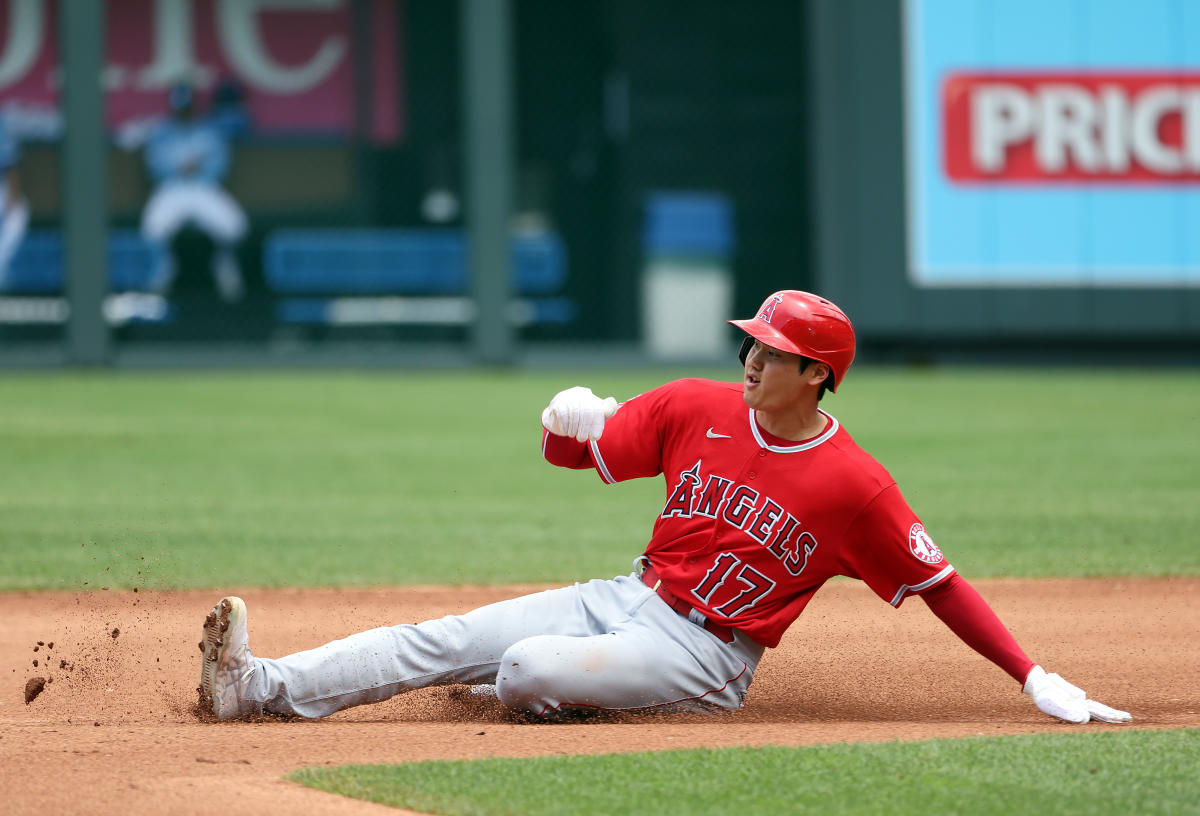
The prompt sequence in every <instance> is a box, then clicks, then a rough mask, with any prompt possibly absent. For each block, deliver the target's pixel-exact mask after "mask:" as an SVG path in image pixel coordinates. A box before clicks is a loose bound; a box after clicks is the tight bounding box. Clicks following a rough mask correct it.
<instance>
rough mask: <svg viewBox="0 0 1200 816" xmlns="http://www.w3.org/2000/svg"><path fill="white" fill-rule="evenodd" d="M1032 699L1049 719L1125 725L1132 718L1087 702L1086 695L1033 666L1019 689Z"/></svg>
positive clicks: (1054, 675) (1090, 701)
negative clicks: (1095, 721) (1098, 721)
mask: <svg viewBox="0 0 1200 816" xmlns="http://www.w3.org/2000/svg"><path fill="white" fill-rule="evenodd" d="M1021 690H1022V691H1023V692H1025V693H1026V694H1028V695H1029V696H1030V697H1032V698H1033V701H1034V702H1035V703H1037V707H1038V708H1040V709H1041V710H1042V711H1043V712H1044V713H1046V714H1049V715H1050V716H1051V717H1058V719H1060V720H1066V721H1067V722H1071V723H1085V722H1087V721H1088V720H1100V721H1101V722H1107V723H1127V722H1131V721H1132V720H1133V717H1132V716H1131V715H1130V714H1129V712H1127V711H1118V710H1117V709H1115V708H1109V707H1108V706H1106V705H1104V704H1103V703H1098V702H1096V701H1095V700H1089V699H1088V697H1087V693H1086V692H1085V691H1084V690H1083V689H1081V688H1079V687H1078V686H1074V685H1071V684H1070V683H1068V682H1067V681H1066V680H1063V679H1062V678H1061V677H1059V676H1058V675H1057V674H1046V672H1045V670H1044V669H1043V668H1042V667H1041V666H1034V667H1033V670H1032V671H1030V672H1029V677H1027V678H1026V679H1025V686H1024V688H1022V689H1021Z"/></svg>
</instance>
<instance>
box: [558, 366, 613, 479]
mask: <svg viewBox="0 0 1200 816" xmlns="http://www.w3.org/2000/svg"><path fill="white" fill-rule="evenodd" d="M616 411H617V401H616V400H615V399H613V398H612V397H606V398H604V399H601V398H600V397H597V396H596V395H595V394H593V393H592V389H590V388H586V387H584V386H580V385H577V386H575V387H574V388H568V389H566V390H565V391H559V392H558V393H557V394H555V395H554V399H552V400H550V404H549V405H547V406H546V409H545V410H544V411H542V455H543V456H544V457H545V458H546V461H548V462H550V464H552V465H558V466H559V467H566V468H573V469H576V470H583V469H585V468H590V467H592V466H593V461H592V456H591V451H590V450H589V447H588V442H589V441H591V440H593V439H599V438H600V437H601V436H602V435H603V434H604V423H605V422H606V421H607V420H608V418H609V417H611V416H612V415H613V414H615V413H616Z"/></svg>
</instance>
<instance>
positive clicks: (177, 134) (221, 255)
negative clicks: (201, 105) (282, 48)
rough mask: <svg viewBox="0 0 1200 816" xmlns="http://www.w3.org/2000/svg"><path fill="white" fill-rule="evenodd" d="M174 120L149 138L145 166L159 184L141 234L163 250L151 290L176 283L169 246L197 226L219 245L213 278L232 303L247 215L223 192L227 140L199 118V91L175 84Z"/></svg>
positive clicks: (240, 287)
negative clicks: (238, 246) (238, 250)
mask: <svg viewBox="0 0 1200 816" xmlns="http://www.w3.org/2000/svg"><path fill="white" fill-rule="evenodd" d="M167 104H168V107H169V108H170V111H171V116H170V118H168V119H165V120H163V121H161V122H159V123H158V124H156V125H155V126H154V127H153V129H152V130H151V131H150V133H149V134H148V136H147V141H146V154H145V158H146V166H147V168H148V169H149V171H150V175H151V176H152V177H153V179H154V181H155V184H156V186H155V189H154V192H153V193H152V194H151V195H150V198H149V200H148V201H147V202H146V207H145V209H144V210H143V211H142V235H143V236H144V237H145V239H146V240H147V241H148V242H150V243H151V244H153V245H156V246H157V247H159V249H160V252H159V257H160V259H161V260H160V264H159V268H158V270H157V272H156V274H155V276H154V281H153V283H152V285H151V289H152V291H155V292H158V293H165V292H166V291H167V290H169V289H170V287H171V283H172V282H173V281H174V278H175V260H174V257H173V256H172V253H171V252H170V247H169V244H170V241H171V239H172V238H174V237H175V234H176V233H177V232H179V230H180V229H182V228H183V227H184V226H185V225H187V224H189V223H190V224H194V225H196V227H198V228H199V229H200V230H202V231H203V232H204V233H205V234H207V235H208V236H209V237H210V238H211V239H212V240H213V243H214V244H215V252H214V254H213V266H212V274H213V279H214V280H215V282H216V285H217V291H218V292H219V293H220V295H221V297H222V298H223V299H224V300H226V301H228V302H233V301H237V300H240V299H241V298H242V295H243V293H244V291H245V286H244V284H243V282H242V272H241V269H240V267H239V266H238V262H237V257H236V255H235V253H234V247H235V246H236V244H237V243H238V242H239V241H241V240H242V238H243V236H245V234H246V214H245V212H243V211H242V208H241V207H240V206H239V205H238V203H237V201H235V200H234V198H233V196H231V195H230V194H229V193H228V192H226V191H225V190H224V189H222V188H221V186H220V184H221V181H222V179H224V178H225V175H226V173H227V172H228V171H229V154H230V150H229V141H228V139H229V137H228V134H227V133H226V131H225V130H224V129H223V128H222V127H220V126H218V125H217V124H214V123H213V122H212V121H209V120H207V119H199V118H197V117H196V116H195V107H196V104H195V92H194V91H193V89H192V87H191V86H190V85H187V84H185V83H179V84H176V85H173V86H172V87H171V89H170V92H169V93H168V95H167Z"/></svg>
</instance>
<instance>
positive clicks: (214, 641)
mask: <svg viewBox="0 0 1200 816" xmlns="http://www.w3.org/2000/svg"><path fill="white" fill-rule="evenodd" d="M237 600H238V599H236V598H222V599H221V600H220V602H218V603H217V605H216V606H214V607H213V610H212V611H211V612H209V613H208V617H206V618H205V619H204V636H203V638H202V639H201V640H200V651H201V652H202V653H203V662H202V663H201V666H200V685H199V686H197V688H196V692H197V693H198V694H199V695H200V713H201V714H202V715H204V716H205V717H206V718H211V719H214V720H216V719H220V717H219V716H218V712H217V702H216V698H215V697H214V696H213V688H214V686H216V683H217V671H218V669H219V668H220V666H221V649H222V647H224V645H225V638H224V635H225V632H227V631H228V630H229V625H230V621H231V619H232V617H233V616H234V614H235V610H236V611H237V612H241V613H242V614H244V610H245V606H244V605H242V604H241V603H240V602H239V603H238V604H237V606H236V607H235V605H234V601H237Z"/></svg>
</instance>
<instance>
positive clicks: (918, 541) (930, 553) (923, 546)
mask: <svg viewBox="0 0 1200 816" xmlns="http://www.w3.org/2000/svg"><path fill="white" fill-rule="evenodd" d="M908 549H909V551H910V552H912V554H913V555H914V556H916V557H917V559H918V560H921V561H924V562H925V563H926V564H937V563H939V562H940V561H941V560H942V551H941V550H940V549H938V545H937V544H934V543H933V539H932V538H930V537H929V533H927V532H925V525H923V524H921V523H920V522H917V523H916V524H914V525H913V526H912V527H910V528H908Z"/></svg>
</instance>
